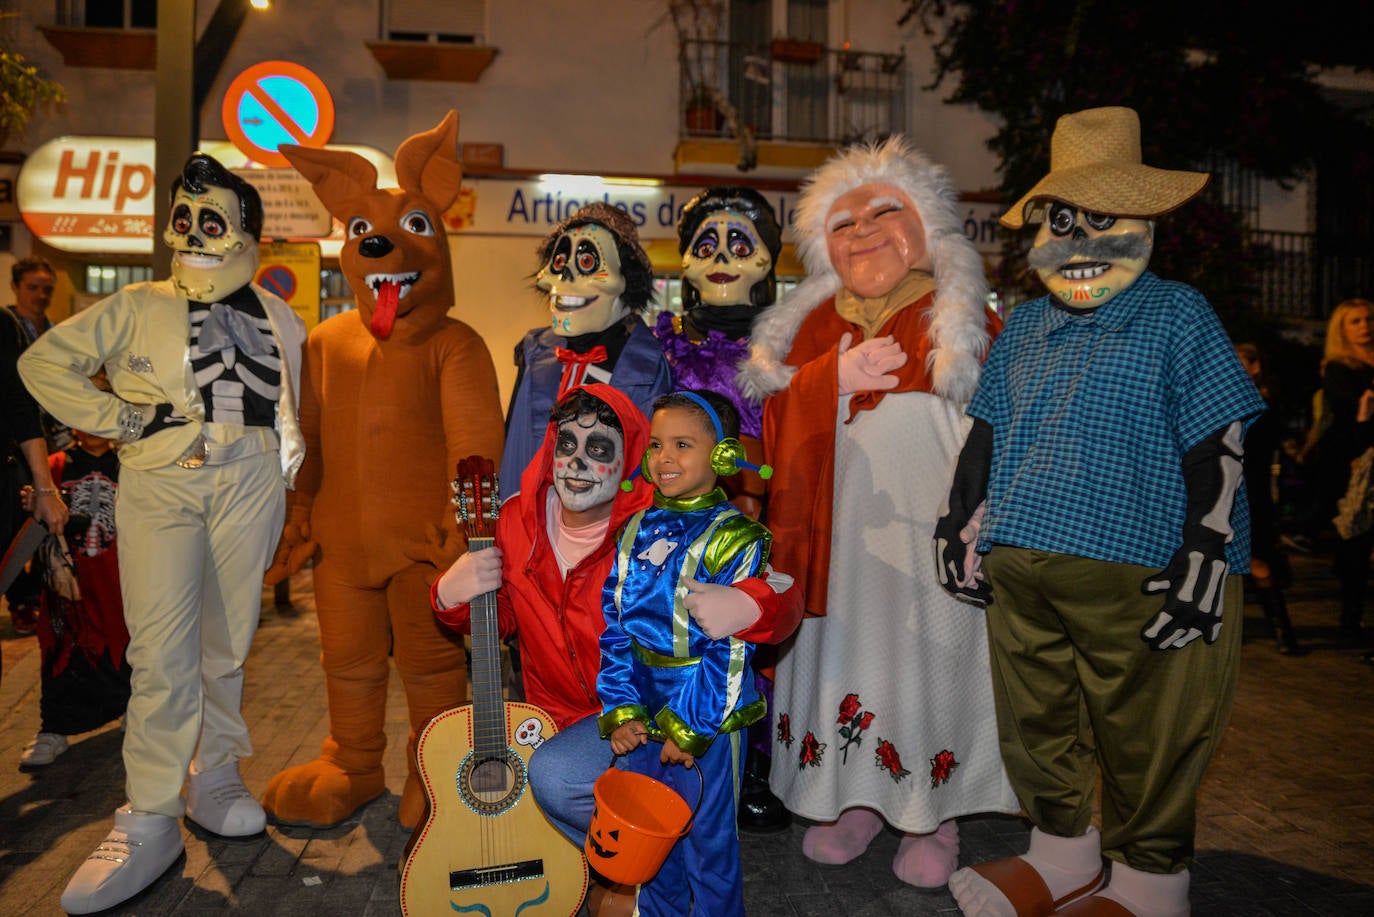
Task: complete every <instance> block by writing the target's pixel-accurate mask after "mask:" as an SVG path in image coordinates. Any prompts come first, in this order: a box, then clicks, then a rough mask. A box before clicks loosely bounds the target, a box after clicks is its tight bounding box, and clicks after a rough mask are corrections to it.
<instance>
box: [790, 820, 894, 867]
mask: <svg viewBox="0 0 1374 917" xmlns="http://www.w3.org/2000/svg"><path fill="white" fill-rule="evenodd" d="M881 830H883V818H882V816H881V815H879V814H878V813H877V812H874V811H873V810H872V809H865V808H861V807H859V808H853V809H845V810H844V811H843V812H841V813H840V817H839V818H838V819H836V820H835V821H833V822H830V823H829V824H825V825H816V826H815V827H812V828H807V829H806V833H805V834H804V835H802V853H804V854H806V858H807V859H809V860H815V861H816V862H817V863H826V864H828V865H831V866H843V865H844V864H845V863H848V862H849V861H850V860H852V859H854V858H855V857H857V856H858V855H859V854H861V853H863V852H864V851H865V850H867V849H868V845H869V844H871V843H873V839H874V838H875V837H877V836H878V832H879V831H881Z"/></svg>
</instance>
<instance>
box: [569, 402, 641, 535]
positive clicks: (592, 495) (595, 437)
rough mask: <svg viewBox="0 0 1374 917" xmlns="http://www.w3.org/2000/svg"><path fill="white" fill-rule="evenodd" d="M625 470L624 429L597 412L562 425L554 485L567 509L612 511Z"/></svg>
mask: <svg viewBox="0 0 1374 917" xmlns="http://www.w3.org/2000/svg"><path fill="white" fill-rule="evenodd" d="M624 470H625V439H624V437H623V436H621V434H620V431H618V430H616V429H615V428H614V427H610V426H607V425H606V424H605V423H604V422H602V421H600V420H598V419H597V417H596V415H595V414H582V415H580V416H578V417H577V418H575V419H573V420H568V421H565V422H563V423H561V424H559V425H558V440H557V443H556V444H555V446H554V451H553V486H554V489H556V490H557V491H558V499H559V500H560V501H562V503H563V508H564V509H565V510H568V511H571V512H574V513H587V512H588V511H589V510H592V509H595V508H597V507H604V508H605V513H604V515H609V514H610V511H611V501H612V500H614V499H615V495H616V491H617V490H618V489H619V487H620V479H621V477H623V474H622V472H624ZM588 521H592V520H588Z"/></svg>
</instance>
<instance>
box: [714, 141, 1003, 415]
mask: <svg viewBox="0 0 1374 917" xmlns="http://www.w3.org/2000/svg"><path fill="white" fill-rule="evenodd" d="M875 182H883V183H887V184H892V185H896V186H897V187H898V188H901V189H902V190H903V191H904V192H905V193H906V194H907V196H908V197H910V198H911V201H912V203H914V204H915V205H916V209H917V211H918V213H919V214H920V216H921V222H922V223H923V224H924V225H925V228H926V249H927V251H928V252H929V253H930V260H931V264H932V266H933V268H934V274H935V301H934V304H933V305H932V307H931V322H930V328H929V330H928V332H927V333H928V334H929V336H930V339H931V349H930V354H929V358H928V366H927V369H928V370H929V371H930V373H931V377H932V379H933V385H934V390H935V393H936V394H937V395H940V396H942V397H944V398H948V399H949V400H950V401H953V402H955V403H956V404H960V405H963V404H966V403H968V401H969V399H971V398H972V397H973V391H974V389H975V388H976V387H977V385H978V375H979V372H980V370H981V367H982V360H983V356H984V355H985V354H986V353H987V349H988V344H989V335H988V330H987V294H988V285H987V280H986V278H985V277H984V275H983V261H982V258H981V257H980V256H979V254H978V252H977V250H976V249H974V247H973V243H971V242H969V240H968V239H967V238H966V237H965V236H964V234H963V228H962V226H961V224H960V223H959V221H958V216H957V214H956V211H955V207H954V203H955V200H956V197H957V195H956V193H955V191H954V186H953V183H952V182H951V181H950V179H949V177H948V174H947V173H946V172H945V170H944V169H943V168H941V167H940V166H937V165H935V164H934V163H932V162H931V161H930V160H929V159H927V158H926V156H925V155H924V154H922V153H920V152H918V151H916V150H914V149H912V148H911V147H910V145H909V144H908V143H907V142H906V140H905V138H902V137H892V138H890V139H888V140H886V141H884V142H883V143H881V144H861V145H859V146H855V147H850V148H849V149H848V150H846V151H845V152H843V153H841V154H839V155H838V156H836V157H834V158H832V159H831V160H830V161H829V162H828V163H826V164H825V165H824V166H822V167H821V168H820V169H819V170H818V171H817V172H816V174H815V175H814V176H813V177H812V178H811V179H810V180H809V181H808V182H807V184H806V187H805V188H804V189H803V191H802V199H801V204H800V205H799V206H798V208H797V232H798V235H799V236H800V237H801V241H800V243H799V248H800V249H801V253H802V258H803V261H804V262H805V264H806V268H807V272H808V276H807V279H806V280H804V281H803V282H802V283H801V284H799V285H798V286H797V288H796V289H795V290H793V291H792V293H791V294H790V295H788V296H787V297H786V298H784V299H783V300H782V301H781V302H779V303H778V304H777V305H776V306H773V307H772V308H770V309H767V310H765V311H764V313H763V314H762V315H760V316H759V317H758V319H757V320H755V322H754V326H753V328H752V330H751V332H750V356H749V360H748V361H746V362H745V363H744V364H742V365H741V367H740V371H739V375H738V377H737V379H738V382H739V385H740V389H741V391H743V392H744V394H745V395H746V396H747V397H749V398H752V399H754V400H756V401H762V400H763V399H764V398H766V397H767V396H769V395H771V394H773V393H774V392H777V391H780V390H781V389H784V388H786V387H787V384H788V382H789V381H790V380H791V378H792V374H793V373H795V372H796V369H795V368H794V367H791V366H788V365H787V364H786V363H785V362H784V361H785V360H786V359H787V354H788V353H789V352H790V351H791V349H792V342H793V340H794V339H795V338H796V336H797V331H798V329H799V328H800V327H801V324H802V322H803V321H804V320H805V319H806V317H807V316H808V315H810V314H811V310H813V309H815V308H816V307H817V306H819V305H821V304H822V303H824V302H825V301H826V300H828V299H830V298H831V297H832V296H834V295H835V293H836V292H837V291H838V290H839V289H840V279H839V276H838V275H837V274H836V273H835V270H834V268H833V267H832V266H831V264H830V260H829V256H828V254H827V253H826V249H825V237H824V221H825V216H826V214H827V213H828V212H829V210H830V207H831V205H832V204H833V203H834V201H835V200H836V199H837V198H838V197H839V196H840V195H841V194H844V193H845V192H847V191H849V190H850V189H853V188H856V187H859V186H860V185H864V184H869V183H875Z"/></svg>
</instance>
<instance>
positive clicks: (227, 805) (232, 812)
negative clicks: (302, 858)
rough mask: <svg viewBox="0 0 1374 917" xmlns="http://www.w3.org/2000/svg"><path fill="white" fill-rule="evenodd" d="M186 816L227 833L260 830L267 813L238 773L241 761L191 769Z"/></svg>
mask: <svg viewBox="0 0 1374 917" xmlns="http://www.w3.org/2000/svg"><path fill="white" fill-rule="evenodd" d="M186 817H187V818H189V819H191V821H193V822H195V823H196V824H198V825H200V826H201V827H202V828H204V829H205V830H206V831H210V832H213V833H215V834H219V835H222V836H224V837H248V836H250V835H253V834H261V833H262V832H263V830H264V829H266V827H267V813H266V812H264V811H263V810H262V806H261V805H260V804H259V803H258V801H257V800H256V799H254V798H253V794H252V793H250V792H248V787H246V786H244V785H243V778H242V777H240V776H239V763H238V761H230V762H229V763H228V764H225V765H223V766H221V767H217V768H215V769H214V770H212V771H205V772H204V773H199V774H198V773H196V772H195V771H194V770H193V771H192V772H191V779H190V782H189V783H188V784H187V786H186Z"/></svg>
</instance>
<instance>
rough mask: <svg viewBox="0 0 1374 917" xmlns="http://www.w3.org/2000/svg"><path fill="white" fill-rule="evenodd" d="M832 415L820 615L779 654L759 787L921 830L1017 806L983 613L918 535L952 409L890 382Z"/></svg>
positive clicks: (811, 813) (949, 472)
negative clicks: (868, 406)
mask: <svg viewBox="0 0 1374 917" xmlns="http://www.w3.org/2000/svg"><path fill="white" fill-rule="evenodd" d="M848 413H849V411H848V398H841V399H840V402H839V405H838V412H837V415H836V420H835V424H836V441H835V510H834V523H833V532H834V539H833V544H832V548H831V560H830V577H829V595H828V602H827V606H828V609H829V611H828V614H827V615H826V616H825V617H821V618H807V619H806V620H804V621H803V622H802V625H801V627H800V628H799V629H798V631H797V636H796V639H795V641H794V642H793V643H792V644H791V645H790V646H789V647H788V648H787V649H786V651H785V652H783V654H782V656H781V658H780V659H779V662H778V667H777V678H776V684H775V688H774V711H773V725H774V730H775V731H774V738H775V741H774V747H773V765H772V773H771V775H770V777H769V784H770V786H771V787H772V790H773V792H774V793H776V794H777V796H778V797H779V798H780V799H782V801H783V802H784V804H786V806H787V808H788V809H790V810H791V811H792V812H795V813H796V814H798V815H801V816H803V817H805V818H809V819H813V820H816V821H832V820H834V819H835V818H836V817H838V816H839V814H840V813H841V812H842V811H844V810H845V809H849V808H852V807H854V806H867V807H870V808H873V809H875V810H877V811H878V812H880V813H882V815H883V817H884V818H885V819H886V820H887V822H888V824H890V825H892V826H893V827H895V828H898V829H899V830H902V831H905V832H909V833H913V834H919V833H925V832H928V831H934V830H935V829H936V828H937V827H938V826H939V824H940V822H942V821H944V820H946V819H949V818H954V817H956V816H959V815H969V814H973V813H977V812H1010V813H1015V812H1018V811H1019V810H1020V806H1019V805H1018V804H1017V801H1016V797H1015V795H1014V794H1013V793H1012V789H1011V786H1010V784H1008V782H1007V778H1006V774H1005V773H1004V771H1003V769H1002V760H1001V756H1000V754H999V752H998V747H997V723H996V720H995V718H994V713H993V700H992V679H991V675H990V674H989V668H988V645H987V631H986V628H985V624H984V620H983V611H982V610H981V609H978V608H976V607H973V606H969V605H965V604H962V603H960V602H957V601H955V600H954V599H953V598H951V597H950V596H949V595H948V594H947V593H945V591H944V590H943V589H941V588H940V586H939V584H938V583H937V582H936V581H935V569H934V562H933V560H932V553H931V533H932V532H933V531H934V530H935V521H936V519H937V518H938V517H939V516H940V514H941V513H942V512H943V511H944V504H945V498H946V497H947V496H948V494H949V486H950V481H951V480H952V478H953V474H954V462H955V460H956V458H957V456H958V453H959V449H960V448H961V446H962V445H963V440H964V437H965V435H966V434H967V421H966V419H965V418H964V416H963V412H962V411H961V410H960V409H959V408H958V407H956V406H955V405H954V404H952V403H951V402H949V401H946V400H945V399H943V398H939V397H937V396H935V395H931V394H927V393H925V392H902V393H890V394H888V395H886V396H885V397H884V399H883V400H882V402H881V403H880V404H878V405H877V407H876V408H874V409H873V410H871V411H864V412H861V413H860V414H859V415H858V416H857V417H855V419H854V421H853V423H850V424H845V423H843V421H844V419H845V418H846V417H848Z"/></svg>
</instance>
